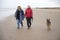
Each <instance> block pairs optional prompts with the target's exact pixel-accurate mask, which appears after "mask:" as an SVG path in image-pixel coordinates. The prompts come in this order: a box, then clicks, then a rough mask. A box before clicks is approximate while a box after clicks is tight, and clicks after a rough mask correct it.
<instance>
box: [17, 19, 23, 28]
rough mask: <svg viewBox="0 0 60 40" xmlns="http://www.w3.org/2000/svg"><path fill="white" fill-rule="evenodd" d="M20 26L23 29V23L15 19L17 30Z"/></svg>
mask: <svg viewBox="0 0 60 40" xmlns="http://www.w3.org/2000/svg"><path fill="white" fill-rule="evenodd" d="M20 24H21V26H22V27H23V22H22V20H19V19H17V26H18V28H19V27H20Z"/></svg>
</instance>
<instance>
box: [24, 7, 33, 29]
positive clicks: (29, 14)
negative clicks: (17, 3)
mask: <svg viewBox="0 0 60 40" xmlns="http://www.w3.org/2000/svg"><path fill="white" fill-rule="evenodd" d="M25 17H26V20H27V26H28V29H29V28H30V27H31V19H33V12H32V9H31V8H30V6H28V8H27V9H26V10H25Z"/></svg>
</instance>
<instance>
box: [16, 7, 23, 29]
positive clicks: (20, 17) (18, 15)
mask: <svg viewBox="0 0 60 40" xmlns="http://www.w3.org/2000/svg"><path fill="white" fill-rule="evenodd" d="M15 17H16V20H17V26H18V27H17V28H18V29H19V28H20V24H21V26H22V27H23V19H24V12H23V10H22V9H21V7H20V6H18V7H17V10H16V13H15Z"/></svg>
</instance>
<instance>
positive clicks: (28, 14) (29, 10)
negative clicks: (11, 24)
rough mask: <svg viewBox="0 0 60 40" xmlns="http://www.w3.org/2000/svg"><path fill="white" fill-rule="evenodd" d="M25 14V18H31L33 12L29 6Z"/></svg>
mask: <svg viewBox="0 0 60 40" xmlns="http://www.w3.org/2000/svg"><path fill="white" fill-rule="evenodd" d="M25 16H26V17H27V18H31V17H32V16H33V13H32V9H31V8H27V9H26V11H25Z"/></svg>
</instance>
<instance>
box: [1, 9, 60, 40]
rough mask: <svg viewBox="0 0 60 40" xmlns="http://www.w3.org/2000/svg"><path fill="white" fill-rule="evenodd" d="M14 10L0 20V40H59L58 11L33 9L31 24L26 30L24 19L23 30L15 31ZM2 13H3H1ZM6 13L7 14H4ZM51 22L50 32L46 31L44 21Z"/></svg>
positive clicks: (59, 19)
mask: <svg viewBox="0 0 60 40" xmlns="http://www.w3.org/2000/svg"><path fill="white" fill-rule="evenodd" d="M14 12H15V10H14V11H13V12H12V11H10V13H11V15H9V16H7V17H5V18H3V17H0V18H3V20H0V40H60V9H33V22H32V26H31V28H30V29H29V30H28V29H27V24H26V19H24V21H23V28H22V27H21V28H20V29H17V24H16V19H15V16H14ZM3 13H4V11H3ZM6 13H9V11H8V12H6ZM47 18H50V20H51V30H50V31H48V30H47V24H46V19H47Z"/></svg>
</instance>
